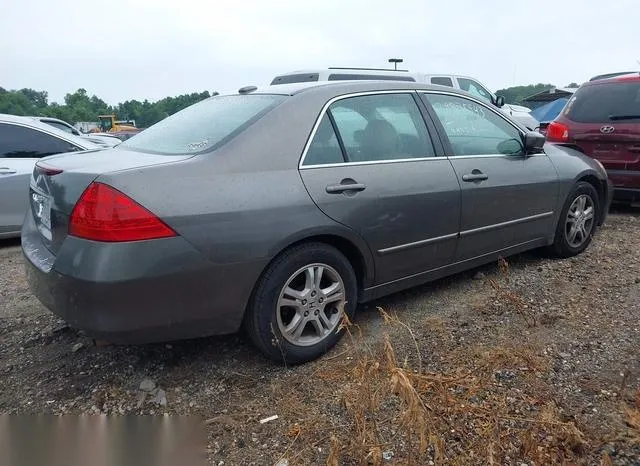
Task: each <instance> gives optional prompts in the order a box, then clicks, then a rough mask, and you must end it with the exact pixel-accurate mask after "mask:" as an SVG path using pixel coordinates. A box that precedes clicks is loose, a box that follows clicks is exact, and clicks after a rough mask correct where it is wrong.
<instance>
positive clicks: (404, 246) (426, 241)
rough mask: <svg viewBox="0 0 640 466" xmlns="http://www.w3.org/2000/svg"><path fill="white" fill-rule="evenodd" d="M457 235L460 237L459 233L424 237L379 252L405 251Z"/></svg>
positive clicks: (381, 253)
mask: <svg viewBox="0 0 640 466" xmlns="http://www.w3.org/2000/svg"><path fill="white" fill-rule="evenodd" d="M457 237H458V233H451V234H449V235H443V236H436V237H434V238H429V239H423V240H420V241H415V242H413V243H406V244H399V245H398V246H391V247H390V248H384V249H379V250H378V254H380V255H384V254H389V253H390V252H398V251H404V250H405V249H411V248H417V247H419V246H424V245H427V244H432V243H437V242H440V241H446V240H448V239H454V238H457Z"/></svg>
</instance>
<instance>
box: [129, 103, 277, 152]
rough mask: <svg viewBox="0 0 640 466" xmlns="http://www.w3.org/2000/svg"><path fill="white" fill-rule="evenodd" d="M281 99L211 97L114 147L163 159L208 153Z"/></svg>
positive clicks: (262, 114)
mask: <svg viewBox="0 0 640 466" xmlns="http://www.w3.org/2000/svg"><path fill="white" fill-rule="evenodd" d="M284 99H286V97H285V96H282V95H271V94H248V95H228V96H216V97H211V98H209V99H207V100H203V101H202V102H199V103H197V104H194V105H191V106H190V107H187V108H185V109H184V110H181V111H179V112H177V113H174V114H173V115H171V116H169V117H167V118H165V119H164V120H162V121H160V122H158V123H156V124H155V125H153V126H151V127H150V128H147V129H145V130H144V131H141V132H140V133H137V134H136V135H135V136H133V137H131V138H130V139H128V140H126V142H124V143H122V144H120V145H119V146H118V147H121V148H123V149H132V150H138V151H142V152H151V153H155V154H163V155H182V154H197V153H202V152H207V151H211V150H213V149H215V148H216V147H219V146H220V145H222V144H224V143H225V142H227V141H229V140H230V139H232V138H233V137H235V136H236V135H237V134H239V133H240V132H241V131H243V130H244V129H245V128H247V127H248V126H249V125H251V124H252V123H254V122H255V121H257V120H258V119H259V118H261V117H262V116H264V115H265V114H266V113H267V112H269V110H271V109H272V108H274V107H275V106H276V105H278V104H279V103H280V102H282V101H283V100H284Z"/></svg>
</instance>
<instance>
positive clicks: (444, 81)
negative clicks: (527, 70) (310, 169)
mask: <svg viewBox="0 0 640 466" xmlns="http://www.w3.org/2000/svg"><path fill="white" fill-rule="evenodd" d="M346 80H385V81H387V80H392V81H413V82H418V83H423V84H437V85H439V86H447V87H453V88H454V89H461V90H463V91H467V92H468V93H470V94H472V95H474V96H475V97H478V98H480V99H482V100H485V101H486V102H490V103H491V104H493V105H495V106H496V107H498V108H500V110H502V112H503V113H506V114H507V115H509V116H511V117H512V118H514V119H515V120H516V121H518V122H519V123H521V124H523V125H524V126H526V127H527V128H529V129H530V130H532V131H533V130H535V129H536V128H537V127H538V125H539V123H538V120H536V119H535V118H533V117H532V116H531V114H530V112H531V110H530V109H529V108H527V107H523V106H521V105H512V104H505V102H504V98H503V97H502V96H496V95H495V94H494V93H493V92H491V91H489V90H488V88H487V87H486V86H485V85H483V84H482V83H480V81H478V80H477V79H475V78H472V77H469V76H459V75H455V74H425V73H411V72H409V71H406V70H388V69H377V68H324V69H317V70H303V71H291V72H289V73H284V74H281V75H278V76H276V77H275V78H273V80H272V81H271V85H274V84H288V83H297V82H311V81H346Z"/></svg>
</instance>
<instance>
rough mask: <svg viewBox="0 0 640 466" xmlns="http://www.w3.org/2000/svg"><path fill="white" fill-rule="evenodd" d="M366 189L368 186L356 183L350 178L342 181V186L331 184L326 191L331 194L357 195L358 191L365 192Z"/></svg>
mask: <svg viewBox="0 0 640 466" xmlns="http://www.w3.org/2000/svg"><path fill="white" fill-rule="evenodd" d="M366 188H367V185H365V184H362V183H356V182H355V181H354V180H352V179H350V178H348V179H344V180H342V181H341V182H340V184H331V185H329V186H327V187H326V191H327V193H329V194H340V193H346V192H353V193H354V194H355V193H356V192H358V191H364V190H365V189H366Z"/></svg>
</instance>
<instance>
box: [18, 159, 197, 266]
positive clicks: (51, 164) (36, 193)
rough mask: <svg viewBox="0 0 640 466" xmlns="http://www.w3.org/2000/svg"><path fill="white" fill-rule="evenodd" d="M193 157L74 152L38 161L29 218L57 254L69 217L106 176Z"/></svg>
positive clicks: (66, 231) (48, 246)
mask: <svg viewBox="0 0 640 466" xmlns="http://www.w3.org/2000/svg"><path fill="white" fill-rule="evenodd" d="M191 157H192V155H156V154H148V153H142V152H135V151H128V150H125V149H120V148H114V149H108V150H101V151H86V152H74V153H68V154H60V155H54V156H50V157H45V158H43V159H41V160H40V161H39V162H38V163H37V164H36V167H35V168H34V170H33V175H32V177H31V184H30V188H29V202H30V203H31V214H32V215H33V217H34V221H35V224H36V227H37V228H38V231H39V232H40V235H41V236H42V240H43V243H44V246H45V247H46V248H47V249H49V251H51V252H52V253H54V254H55V253H57V252H58V250H59V249H60V246H61V244H62V242H63V241H64V239H65V238H66V237H67V234H68V229H69V217H70V215H71V212H72V210H73V207H74V206H75V204H76V202H77V201H78V199H79V198H80V196H81V195H82V193H83V192H84V190H85V189H86V188H87V187H88V186H89V185H90V184H91V182H92V181H94V180H95V179H96V178H98V177H99V176H100V175H102V174H105V173H113V172H118V171H123V170H133V169H140V168H144V167H149V166H152V165H159V164H167V163H175V162H180V161H183V160H186V159H188V158H191Z"/></svg>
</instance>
